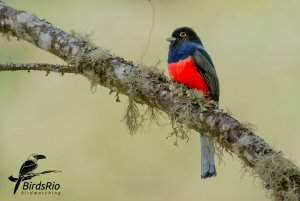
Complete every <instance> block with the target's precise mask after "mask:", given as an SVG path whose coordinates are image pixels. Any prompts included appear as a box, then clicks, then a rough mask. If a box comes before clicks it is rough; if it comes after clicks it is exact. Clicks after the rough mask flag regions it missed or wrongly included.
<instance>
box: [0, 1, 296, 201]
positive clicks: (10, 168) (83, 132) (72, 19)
mask: <svg viewBox="0 0 300 201" xmlns="http://www.w3.org/2000/svg"><path fill="white" fill-rule="evenodd" d="M5 2H6V3H7V4H9V5H11V6H13V7H16V8H19V9H23V10H26V11H28V12H30V13H34V14H36V15H37V16H39V17H41V18H45V19H47V20H48V21H49V22H51V23H52V24H53V25H55V26H57V27H59V28H61V29H63V30H65V31H68V32H69V31H71V30H75V31H77V32H81V33H91V32H93V33H94V35H93V37H92V38H93V40H94V43H96V44H97V45H99V46H101V47H104V48H106V49H109V50H110V51H111V52H113V53H115V54H116V55H119V56H121V57H124V58H125V59H127V60H132V61H134V62H135V63H144V64H146V65H149V66H150V65H155V64H156V63H157V62H158V61H159V60H160V61H161V63H160V64H159V68H160V69H164V70H165V73H167V71H166V57H167V49H168V43H167V42H166V40H165V38H166V37H167V36H169V35H170V34H171V32H172V30H173V29H175V28H177V27H179V26H182V25H184V26H191V27H193V28H194V29H195V30H196V31H197V33H198V34H199V35H200V37H201V38H202V41H203V42H204V45H205V47H206V49H207V50H208V52H209V53H210V55H211V56H212V58H213V60H214V63H215V66H216V68H217V72H218V75H219V78H220V82H221V107H222V108H223V109H227V108H228V109H229V110H230V111H231V112H232V113H233V116H234V117H235V118H237V119H239V120H240V121H247V122H251V123H253V124H254V125H255V126H256V127H257V134H259V135H260V136H261V137H263V138H264V139H265V140H267V141H268V142H269V143H270V144H271V145H274V146H275V147H276V148H277V149H279V150H281V151H283V152H284V153H285V156H286V157H288V158H291V159H292V160H293V161H295V163H296V164H297V165H300V156H299V155H298V153H299V151H300V146H299V145H298V143H299V140H300V136H299V127H298V126H299V119H300V107H299V102H300V93H299V88H300V79H299V78H300V69H299V66H300V57H299V52H300V39H299V36H300V26H299V19H300V13H299V7H300V1H299V0H288V1H279V0H265V1H259V0H253V1H237V0H227V1H221V0H219V1H199V0H198V1H196V0H186V1H177V0H176V1H175V0H172V1H170V0H169V1H167V0H152V3H153V6H154V13H155V15H154V29H153V33H152V36H151V43H150V46H149V48H148V50H147V52H146V55H145V56H144V58H143V59H142V58H141V57H142V54H143V52H144V50H145V48H146V44H147V41H148V35H149V31H150V28H151V24H152V9H151V6H150V4H149V2H148V1H147V0H111V1H108V0H106V1H105V0H97V1H96V0H93V1H92V0H90V1H83V0H77V1H71V0H60V1H39V0H26V1H20V0H7V1H5ZM7 62H14V63H22V62H49V63H63V62H62V61H61V60H60V59H58V58H56V57H54V56H52V55H50V54H49V53H47V52H44V51H42V50H39V49H38V48H36V47H34V46H32V45H30V44H28V43H26V42H24V41H16V40H15V39H13V40H10V41H7V40H6V39H4V38H3V37H1V38H0V63H7ZM126 102H127V98H126V97H124V96H121V103H116V102H115V97H114V96H112V95H111V96H110V95H109V90H108V89H106V88H103V87H101V86H98V87H97V91H96V92H95V93H91V90H90V83H89V81H88V80H87V79H86V78H84V77H82V76H78V75H75V76H74V75H68V74H66V75H64V76H61V75H59V74H55V73H50V75H49V76H45V72H31V73H27V72H1V73H0V111H1V112H0V134H1V135H0V158H1V169H0V200H1V201H2V200H5V201H8V200H67V201H68V200H106V201H110V200H112V201H115V200H122V201H126V200H142V201H159V200H173V201H183V200H191V201H193V200H225V201H226V200H230V201H231V200H244V201H248V200H249V201H250V200H267V198H266V196H265V191H264V190H262V189H261V185H260V183H259V181H258V180H256V181H254V179H253V178H252V177H251V176H249V175H248V174H246V175H245V176H244V177H242V167H241V163H240V160H239V159H237V158H236V157H233V158H232V157H231V156H229V155H228V154H225V156H224V157H223V162H222V163H220V164H219V165H218V166H217V171H218V176H217V177H215V178H213V179H207V180H201V179H200V153H199V143H198V141H197V139H196V137H195V136H194V132H193V135H192V138H191V140H190V141H189V142H188V143H186V142H179V147H176V146H174V145H173V142H174V139H166V136H167V135H168V133H169V132H170V131H171V128H170V126H169V125H168V124H169V121H168V120H167V119H164V118H162V119H161V121H162V124H163V125H164V126H163V127H159V126H157V125H152V126H150V127H146V128H145V129H144V130H143V131H142V132H140V133H139V134H137V135H135V136H130V135H129V134H128V131H127V130H126V127H125V125H124V123H122V122H121V120H122V117H123V115H124V111H125V107H126ZM32 153H42V154H44V155H46V156H47V160H43V161H40V163H39V168H38V170H37V171H42V170H46V169H58V170H61V171H62V173H61V174H49V175H43V176H42V177H40V178H38V179H36V181H39V180H43V181H45V180H50V181H55V182H56V183H60V184H61V186H62V188H61V191H62V195H61V196H21V195H15V196H13V195H12V191H13V183H12V182H10V181H8V179H7V177H8V176H10V175H15V176H16V175H17V173H18V171H19V168H20V166H21V164H22V163H23V162H24V160H25V159H26V158H27V157H28V155H30V154H32Z"/></svg>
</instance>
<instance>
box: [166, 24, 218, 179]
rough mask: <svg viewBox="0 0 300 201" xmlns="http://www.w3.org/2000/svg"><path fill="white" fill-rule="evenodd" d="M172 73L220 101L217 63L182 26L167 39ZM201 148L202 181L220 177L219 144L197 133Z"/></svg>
mask: <svg viewBox="0 0 300 201" xmlns="http://www.w3.org/2000/svg"><path fill="white" fill-rule="evenodd" d="M167 41H169V42H170V44H169V52H168V72H169V75H170V78H171V80H173V81H175V82H178V83H181V84H184V85H187V86H188V87H190V88H192V89H196V90H198V91H200V92H201V93H203V95H204V97H205V99H206V100H213V101H215V102H216V103H218V102H219V96H220V89H219V79H218V76H217V73H216V70H215V67H214V64H213V61H212V59H211V57H210V56H209V54H208V53H207V51H206V50H205V49H204V46H203V43H202V41H201V39H200V37H199V36H198V35H197V34H196V32H195V31H194V30H193V29H192V28H190V27H179V28H177V29H175V30H174V31H173V32H172V35H171V36H170V37H168V38H167ZM197 136H198V138H199V139H200V146H201V178H203V179H205V178H209V177H214V176H216V175H217V171H216V168H215V145H214V142H213V141H212V140H211V139H209V138H208V137H207V136H206V135H202V134H200V133H197Z"/></svg>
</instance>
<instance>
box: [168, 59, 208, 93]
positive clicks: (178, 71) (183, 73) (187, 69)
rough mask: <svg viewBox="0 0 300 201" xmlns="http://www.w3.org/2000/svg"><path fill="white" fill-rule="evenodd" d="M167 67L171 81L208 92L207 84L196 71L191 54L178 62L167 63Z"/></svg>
mask: <svg viewBox="0 0 300 201" xmlns="http://www.w3.org/2000/svg"><path fill="white" fill-rule="evenodd" d="M168 69H169V75H170V77H171V79H172V80H173V81H176V82H179V83H182V84H185V85H188V86H189V87H190V88H195V89H198V90H200V91H201V92H202V93H204V94H207V93H208V92H209V89H208V86H207V85H206V82H205V80H204V79H203V77H202V76H201V74H200V73H199V72H198V70H197V68H196V66H195V64H194V61H193V59H192V57H191V56H190V57H188V58H186V59H183V60H180V61H178V62H173V63H169V64H168Z"/></svg>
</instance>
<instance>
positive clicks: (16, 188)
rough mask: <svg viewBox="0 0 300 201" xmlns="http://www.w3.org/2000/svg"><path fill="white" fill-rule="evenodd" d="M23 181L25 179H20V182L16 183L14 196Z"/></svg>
mask: <svg viewBox="0 0 300 201" xmlns="http://www.w3.org/2000/svg"><path fill="white" fill-rule="evenodd" d="M22 179H23V177H19V179H18V181H17V182H16V185H15V189H14V194H16V192H17V190H18V188H19V185H20V183H21V181H22Z"/></svg>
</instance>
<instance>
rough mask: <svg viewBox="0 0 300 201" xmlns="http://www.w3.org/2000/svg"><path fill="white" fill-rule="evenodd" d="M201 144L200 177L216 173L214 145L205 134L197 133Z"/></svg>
mask: <svg viewBox="0 0 300 201" xmlns="http://www.w3.org/2000/svg"><path fill="white" fill-rule="evenodd" d="M197 135H198V138H199V140H200V145H201V178H202V179H205V178H208V177H214V176H216V175H217V171H216V168H215V145H214V142H213V141H212V140H210V139H209V138H208V137H207V136H205V135H201V134H200V133H197Z"/></svg>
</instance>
